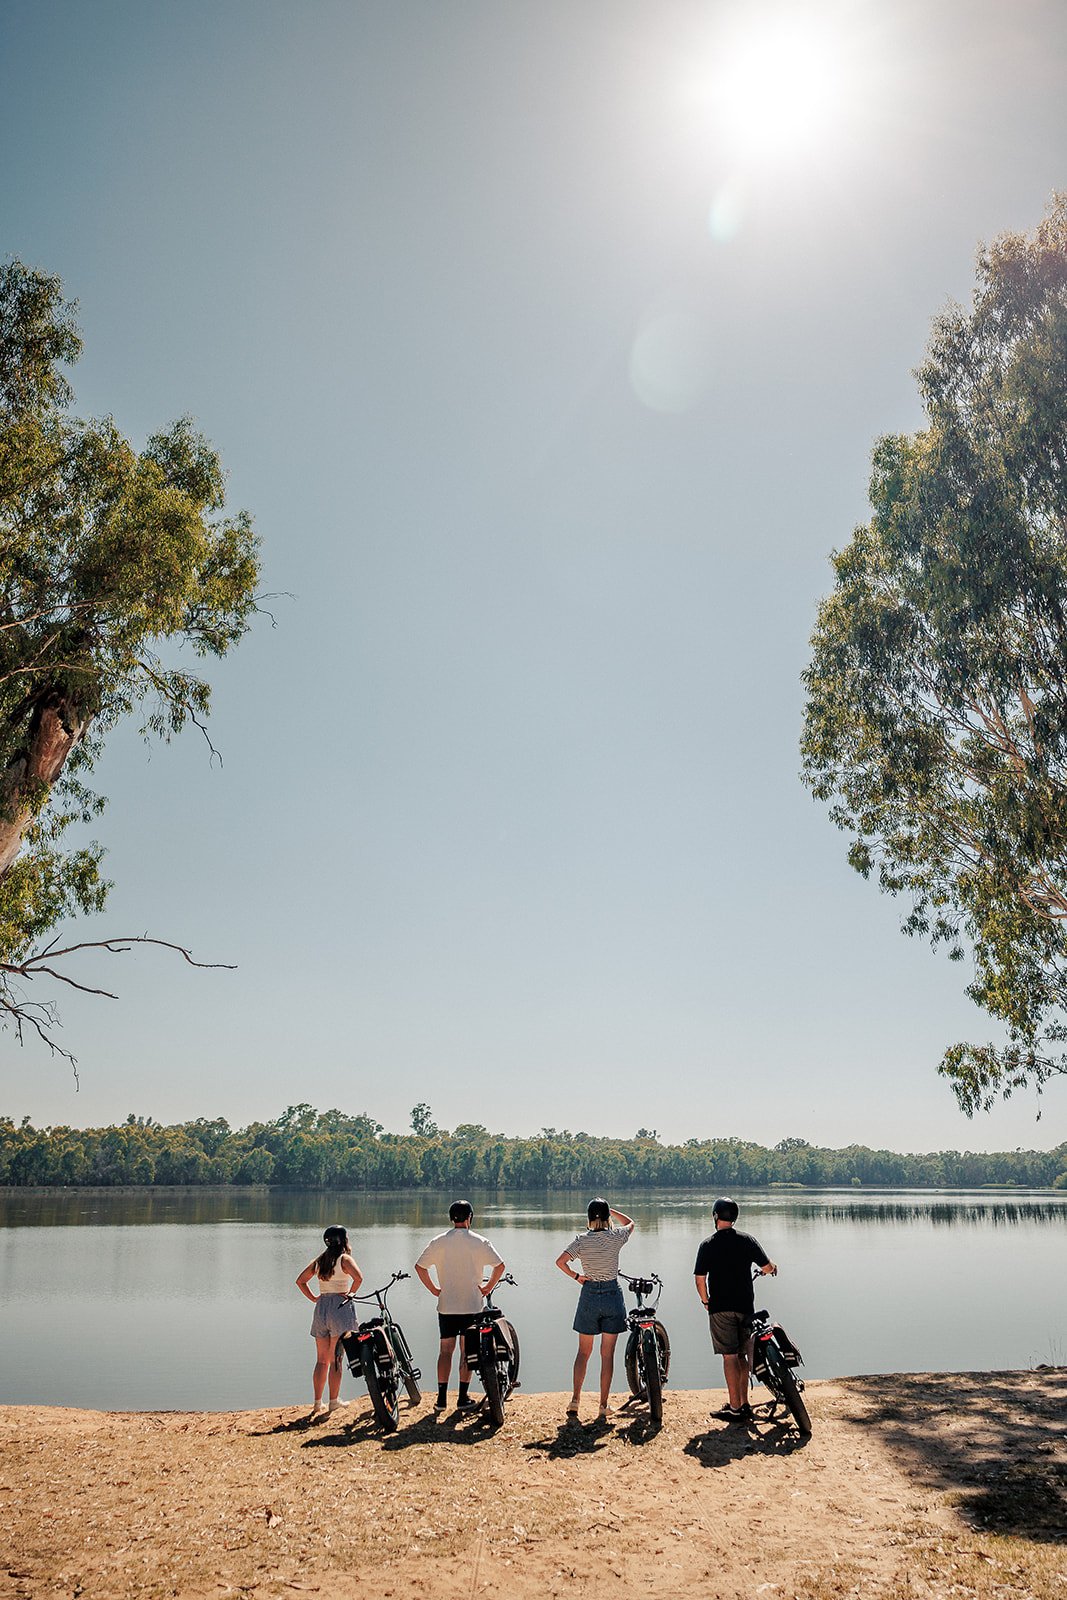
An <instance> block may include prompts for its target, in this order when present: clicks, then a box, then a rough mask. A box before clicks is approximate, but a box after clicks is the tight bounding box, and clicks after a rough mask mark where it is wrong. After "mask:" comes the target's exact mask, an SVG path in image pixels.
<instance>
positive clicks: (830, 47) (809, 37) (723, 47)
mask: <svg viewBox="0 0 1067 1600" xmlns="http://www.w3.org/2000/svg"><path fill="white" fill-rule="evenodd" d="M753 9H755V8H753ZM799 10H800V8H798V7H792V6H791V7H790V8H789V9H788V10H784V9H783V10H775V11H762V14H760V12H757V14H756V15H755V16H753V15H752V14H751V12H750V13H748V15H747V17H746V20H745V21H744V22H743V23H741V22H739V24H738V26H737V27H736V28H735V29H734V30H733V31H732V32H730V33H729V34H727V35H726V36H725V37H723V38H722V39H721V41H720V48H719V50H718V51H717V59H716V63H715V67H714V69H713V83H712V105H713V112H714V115H715V119H716V122H717V124H718V127H719V133H720V136H721V137H722V138H723V139H724V140H725V141H726V142H727V143H728V144H729V145H730V146H731V147H732V148H733V150H734V153H735V154H736V155H738V156H740V157H742V158H744V157H751V156H755V157H770V156H774V157H788V156H791V155H804V154H807V153H810V152H811V151H812V150H813V149H815V148H817V147H819V146H820V145H822V144H824V143H825V141H826V140H827V138H828V137H829V136H830V135H831V134H832V133H833V132H834V131H835V130H837V129H840V127H841V124H842V121H843V120H844V115H843V114H844V111H845V108H846V103H847V100H848V97H849V82H848V73H847V70H846V62H845V60H844V55H843V51H842V48H841V43H840V39H839V38H838V37H836V36H835V34H834V32H833V30H831V29H830V28H828V27H826V26H825V25H823V26H820V25H819V23H818V21H817V20H816V19H815V18H814V17H813V16H812V15H811V13H810V12H807V14H806V15H804V14H798V12H799ZM805 10H806V8H805Z"/></svg>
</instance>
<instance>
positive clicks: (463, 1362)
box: [415, 1200, 504, 1411]
mask: <svg viewBox="0 0 1067 1600" xmlns="http://www.w3.org/2000/svg"><path fill="white" fill-rule="evenodd" d="M448 1215H449V1219H450V1221H451V1223H452V1226H451V1228H449V1230H448V1232H447V1233H439V1234H438V1235H437V1237H436V1239H431V1240H430V1242H429V1244H428V1245H427V1246H426V1249H425V1250H424V1251H423V1252H422V1255H421V1256H420V1257H419V1259H418V1260H417V1261H416V1263H415V1271H416V1272H417V1273H418V1275H419V1277H420V1279H421V1280H422V1282H423V1283H424V1284H425V1285H426V1287H427V1289H429V1291H430V1293H431V1294H432V1295H435V1296H436V1297H437V1322H438V1327H439V1329H440V1334H441V1353H440V1355H439V1356H438V1358H437V1399H436V1401H435V1402H434V1410H435V1411H444V1409H445V1407H446V1406H447V1405H448V1378H449V1374H450V1373H451V1371H452V1356H453V1354H454V1353H455V1349H456V1339H457V1337H458V1336H459V1335H460V1334H462V1332H463V1330H464V1328H469V1327H470V1325H471V1323H472V1322H473V1321H474V1319H475V1318H476V1316H477V1315H478V1312H479V1311H480V1310H481V1307H482V1300H483V1298H484V1297H485V1296H486V1295H487V1294H491V1293H492V1291H493V1289H495V1287H496V1285H497V1284H498V1283H499V1282H500V1280H501V1278H502V1277H503V1276H504V1263H503V1261H501V1259H500V1257H499V1256H498V1255H497V1253H496V1251H495V1250H494V1249H493V1247H492V1245H491V1244H490V1243H489V1240H488V1239H483V1238H482V1236H481V1234H480V1233H472V1232H471V1222H472V1220H473V1218H474V1207H473V1206H472V1205H471V1203H470V1201H469V1200H453V1202H452V1204H451V1205H450V1206H449V1208H448ZM431 1267H433V1268H434V1269H435V1270H436V1272H437V1282H436V1283H434V1281H433V1279H432V1278H431V1277H430V1268H431ZM487 1267H489V1268H490V1269H491V1270H490V1273H489V1277H488V1279H487V1280H486V1281H484V1282H483V1281H482V1280H483V1278H484V1277H485V1270H486V1268H487ZM470 1381H471V1372H470V1368H469V1367H468V1365H467V1355H466V1348H465V1346H463V1345H461V1346H460V1353H459V1399H458V1401H457V1402H456V1408H457V1410H459V1411H472V1410H473V1409H474V1405H475V1402H474V1401H473V1400H472V1399H471V1398H470V1394H469V1392H468V1390H469V1386H470Z"/></svg>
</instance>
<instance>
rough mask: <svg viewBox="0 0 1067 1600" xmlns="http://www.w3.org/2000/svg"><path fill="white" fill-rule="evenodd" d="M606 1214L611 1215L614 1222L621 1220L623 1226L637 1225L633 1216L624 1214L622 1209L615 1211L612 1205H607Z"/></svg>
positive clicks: (633, 1226) (632, 1226) (631, 1226)
mask: <svg viewBox="0 0 1067 1600" xmlns="http://www.w3.org/2000/svg"><path fill="white" fill-rule="evenodd" d="M608 1214H609V1215H610V1216H613V1217H614V1218H615V1220H616V1222H621V1223H622V1225H623V1227H624V1228H635V1227H636V1226H637V1224H636V1223H635V1222H634V1219H633V1217H628V1216H626V1215H625V1214H624V1213H623V1212H622V1211H616V1210H615V1208H614V1207H613V1206H609V1207H608Z"/></svg>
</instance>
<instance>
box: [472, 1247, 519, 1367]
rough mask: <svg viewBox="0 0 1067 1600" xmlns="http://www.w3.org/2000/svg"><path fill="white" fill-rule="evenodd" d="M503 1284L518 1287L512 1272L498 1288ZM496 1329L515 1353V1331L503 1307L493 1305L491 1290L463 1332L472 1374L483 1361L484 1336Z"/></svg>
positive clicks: (505, 1275)
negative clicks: (482, 1342) (482, 1341)
mask: <svg viewBox="0 0 1067 1600" xmlns="http://www.w3.org/2000/svg"><path fill="white" fill-rule="evenodd" d="M501 1283H506V1284H509V1285H510V1286H511V1288H513V1289H514V1288H516V1287H517V1285H516V1283H515V1279H514V1278H513V1277H512V1276H511V1273H510V1272H506V1273H505V1274H504V1276H503V1277H502V1278H501V1279H500V1280H499V1283H498V1285H497V1287H498V1288H499V1286H500V1284H501ZM494 1329H495V1330H497V1331H498V1332H499V1333H500V1335H501V1337H502V1338H503V1340H504V1343H505V1344H506V1345H507V1346H508V1349H509V1350H510V1351H512V1352H513V1353H515V1352H514V1344H513V1340H512V1338H511V1335H512V1334H513V1333H514V1329H513V1328H512V1326H511V1323H510V1322H509V1321H508V1319H507V1317H505V1315H504V1310H503V1307H502V1306H497V1305H494V1304H493V1294H492V1290H490V1292H489V1293H488V1294H487V1295H486V1297H485V1304H484V1305H483V1306H482V1309H481V1310H480V1311H479V1312H478V1313H477V1316H476V1317H475V1320H474V1321H473V1322H472V1323H471V1325H470V1327H469V1328H465V1329H464V1330H463V1333H464V1340H465V1347H466V1356H467V1365H468V1367H470V1369H471V1371H472V1372H477V1371H478V1366H479V1362H480V1359H481V1348H480V1347H481V1340H482V1334H483V1333H491V1332H493V1330H494ZM513 1387H514V1388H518V1384H517V1383H516V1384H514V1385H513Z"/></svg>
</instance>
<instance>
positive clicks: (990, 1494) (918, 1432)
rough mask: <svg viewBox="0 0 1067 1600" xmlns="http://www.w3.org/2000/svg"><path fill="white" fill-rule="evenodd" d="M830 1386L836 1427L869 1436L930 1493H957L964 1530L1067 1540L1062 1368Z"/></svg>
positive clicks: (845, 1381)
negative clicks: (838, 1394) (839, 1421)
mask: <svg viewBox="0 0 1067 1600" xmlns="http://www.w3.org/2000/svg"><path fill="white" fill-rule="evenodd" d="M838 1381H839V1383H840V1386H841V1388H842V1390H843V1391H844V1392H845V1395H846V1401H847V1402H848V1409H846V1410H845V1411H844V1412H843V1420H844V1421H846V1422H851V1423H854V1424H855V1425H856V1426H858V1427H862V1428H866V1429H870V1430H873V1431H875V1432H876V1433H877V1434H878V1435H879V1437H880V1438H881V1439H882V1440H883V1441H884V1442H886V1443H887V1444H888V1445H889V1448H890V1450H891V1451H892V1452H893V1454H894V1455H895V1456H896V1457H897V1458H898V1460H900V1461H901V1462H902V1464H903V1465H904V1466H905V1467H906V1468H907V1469H908V1470H909V1471H911V1472H914V1473H915V1475H916V1476H917V1477H919V1478H921V1479H922V1480H923V1481H925V1482H927V1483H929V1484H930V1485H931V1486H932V1487H935V1488H940V1489H945V1490H948V1491H956V1493H955V1494H954V1499H955V1502H956V1505H957V1507H958V1509H959V1511H960V1514H961V1515H962V1516H963V1517H964V1518H965V1519H966V1520H967V1521H968V1522H970V1523H971V1524H972V1526H974V1527H978V1528H982V1529H987V1530H988V1531H989V1532H991V1533H1010V1534H1016V1535H1018V1536H1021V1537H1023V1538H1027V1539H1033V1540H1037V1541H1041V1542H1052V1541H1062V1540H1064V1539H1067V1448H1065V1440H1067V1436H1065V1428H1067V1369H1064V1368H1062V1367H1061V1368H1049V1369H1038V1371H1036V1372H1015V1373H1013V1372H1004V1373H992V1372H982V1373H975V1374H973V1375H972V1374H968V1373H965V1372H944V1373H933V1374H930V1373H916V1374H911V1373H903V1374H900V1373H898V1374H897V1375H896V1376H894V1377H888V1378H880V1377H870V1378H867V1377H864V1378H841V1379H839V1380H838ZM961 1486H962V1488H961Z"/></svg>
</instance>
